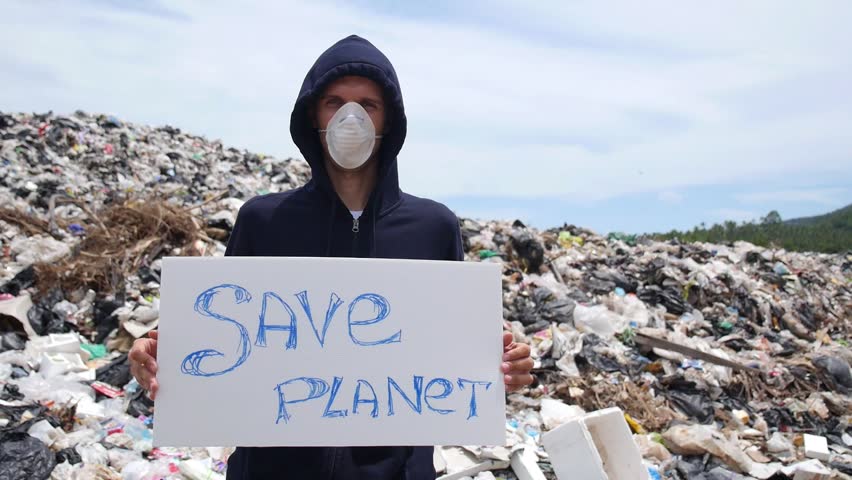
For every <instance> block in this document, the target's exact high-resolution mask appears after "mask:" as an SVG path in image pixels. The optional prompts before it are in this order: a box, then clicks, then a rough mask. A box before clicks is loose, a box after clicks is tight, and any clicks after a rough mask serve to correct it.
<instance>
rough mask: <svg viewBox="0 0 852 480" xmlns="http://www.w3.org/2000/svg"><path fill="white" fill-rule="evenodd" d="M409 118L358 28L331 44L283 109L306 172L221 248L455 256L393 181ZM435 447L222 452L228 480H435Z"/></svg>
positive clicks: (516, 384) (458, 256) (142, 364)
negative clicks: (302, 181)
mask: <svg viewBox="0 0 852 480" xmlns="http://www.w3.org/2000/svg"><path fill="white" fill-rule="evenodd" d="M406 126H407V122H406V118H405V109H404V108H403V103H402V92H401V91H400V87H399V81H398V80H397V77H396V72H395V71H394V68H393V66H392V65H391V63H390V61H389V60H388V59H387V57H385V55H384V54H382V52H380V51H379V50H378V49H377V48H376V47H374V46H373V45H372V44H371V43H370V42H368V41H366V40H364V39H363V38H360V37H358V36H355V35H352V36H349V37H346V38H344V39H343V40H340V41H339V42H337V43H335V44H334V45H332V46H331V48H329V49H328V50H326V51H325V52H324V53H323V54H322V55H321V56H320V57H319V58H318V59H317V61H316V63H314V65H313V67H311V69H310V71H309V72H308V74H307V76H306V77H305V80H304V82H303V83H302V88H301V90H300V92H299V97H298V99H297V100H296V104H295V106H294V108H293V113H292V115H291V117H290V134H291V135H292V137H293V141H294V142H295V143H296V145H297V146H298V147H299V150H300V151H301V152H302V155H304V157H305V159H306V160H307V161H308V164H310V166H311V171H312V178H311V180H310V181H309V182H308V183H307V184H306V185H305V186H303V187H301V188H298V189H295V190H289V191H286V192H282V193H275V194H269V195H264V196H260V197H255V198H253V199H251V200H249V201H248V202H246V204H245V205H244V206H243V207H242V208H241V209H240V212H239V215H238V217H237V221H236V224H235V225H234V230H233V232H232V234H231V238H230V240H229V242H228V248H227V251H226V253H225V255H233V256H288V257H373V258H403V259H424V260H463V259H464V252H463V250H462V239H461V232H460V229H459V223H458V219H457V218H456V216H455V215H454V214H453V213H452V212H451V211H450V210H449V209H447V207H445V206H444V205H441V204H440V203H437V202H434V201H432V200H427V199H423V198H418V197H415V196H413V195H409V194H406V193H403V192H402V191H401V190H400V188H399V181H398V175H397V165H396V160H397V154H398V153H399V151H400V149H401V148H402V144H403V141H404V140H405V133H406ZM495 321H496V319H495ZM151 337H152V338H146V339H140V340H137V341H136V343H135V344H134V346H133V349H132V351H131V353H130V359H131V370H132V372H133V375H134V376H135V377H136V379H137V381H139V383H140V384H141V385H142V386H143V387H145V388H146V389H148V390H150V391H151V396H152V398H153V397H154V396H155V395H156V390H157V388H158V384H157V380H156V370H157V364H156V337H157V334H156V332H153V334H152V335H151ZM503 345H504V356H503V359H502V362H503V363H502V364H501V365H500V368H501V369H502V371H503V372H504V374H505V376H504V381H505V383H506V388H507V390H509V391H511V390H516V389H518V388H521V387H522V386H524V385H529V384H530V383H531V382H532V376H531V375H530V374H529V372H530V370H531V368H532V359H530V357H529V354H530V350H529V346H528V345H524V344H515V343H514V342H512V336H511V334H510V333H505V334H504V337H503ZM435 347H436V352H438V351H439V350H440V345H436V346H435ZM496 362H497V359H495V363H496ZM432 450H433V449H432V447H400V446H396V447H387V446H380V447H239V448H237V449H236V451H235V452H234V454H233V455H231V457H230V459H229V460H228V479H229V480H236V479H258V478H275V479H291V478H292V479H308V478H310V479H329V480H330V479H357V478H364V479H409V480H412V479H434V478H435V469H434V467H433V463H432Z"/></svg>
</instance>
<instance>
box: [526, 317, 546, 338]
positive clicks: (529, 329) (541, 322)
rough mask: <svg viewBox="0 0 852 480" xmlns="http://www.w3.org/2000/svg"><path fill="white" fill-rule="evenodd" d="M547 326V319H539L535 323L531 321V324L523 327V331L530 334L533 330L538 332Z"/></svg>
mask: <svg viewBox="0 0 852 480" xmlns="http://www.w3.org/2000/svg"><path fill="white" fill-rule="evenodd" d="M549 326H550V322H548V321H547V320H539V321H537V322H535V323H531V324H529V325H527V326H525V327H524V333H525V334H527V335H530V334H533V333H535V332H540V331H541V330H544V329H545V328H547V327H549Z"/></svg>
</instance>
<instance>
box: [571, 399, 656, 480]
mask: <svg viewBox="0 0 852 480" xmlns="http://www.w3.org/2000/svg"><path fill="white" fill-rule="evenodd" d="M583 423H585V425H586V428H588V430H589V433H591V435H592V440H593V441H594V442H595V446H596V447H597V450H598V454H599V455H600V457H601V461H602V462H603V469H604V472H606V474H607V476H608V477H609V480H634V479H635V480H639V479H642V480H647V479H648V469H647V468H645V466H644V465H643V464H642V454H641V453H639V447H637V446H636V443H635V442H634V441H633V434H632V433H631V432H630V427H629V426H628V425H627V421H626V420H624V412H622V411H621V409H620V408H607V409H604V410H598V411H597V412H592V413H590V414H588V415H586V416H585V417H583Z"/></svg>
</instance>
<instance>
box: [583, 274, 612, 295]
mask: <svg viewBox="0 0 852 480" xmlns="http://www.w3.org/2000/svg"><path fill="white" fill-rule="evenodd" d="M583 287H585V288H586V290H588V291H590V292H592V293H597V294H599V295H603V294H607V293H609V292H611V291H613V290H615V282H612V281H609V280H605V279H600V278H597V277H595V276H593V275H586V276H585V278H583Z"/></svg>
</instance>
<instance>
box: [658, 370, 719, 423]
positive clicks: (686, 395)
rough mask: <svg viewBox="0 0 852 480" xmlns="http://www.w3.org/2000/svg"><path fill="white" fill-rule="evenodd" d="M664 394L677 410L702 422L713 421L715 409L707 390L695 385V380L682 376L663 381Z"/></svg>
mask: <svg viewBox="0 0 852 480" xmlns="http://www.w3.org/2000/svg"><path fill="white" fill-rule="evenodd" d="M664 384H665V386H666V391H665V396H666V398H667V399H668V400H669V402H671V403H672V405H674V406H675V407H677V409H678V410H680V411H681V412H683V413H684V414H686V415H687V416H689V417H690V418H694V419H696V420H698V421H699V422H701V423H703V424H709V423H712V422H713V417H714V416H715V413H716V409H715V408H714V407H713V401H712V400H710V396H709V395H708V394H707V392H704V391H702V390H699V389H697V388H696V387H695V382H690V381H688V380H685V379H682V378H675V379H670V380H666V381H664Z"/></svg>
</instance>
